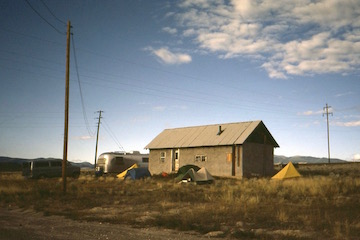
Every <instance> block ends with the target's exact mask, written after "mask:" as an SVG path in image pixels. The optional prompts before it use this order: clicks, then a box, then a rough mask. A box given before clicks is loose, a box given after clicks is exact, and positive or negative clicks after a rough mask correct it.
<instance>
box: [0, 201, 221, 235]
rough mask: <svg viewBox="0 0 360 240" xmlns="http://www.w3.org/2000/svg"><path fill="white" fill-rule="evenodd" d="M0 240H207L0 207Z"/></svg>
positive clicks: (188, 233) (169, 231)
mask: <svg viewBox="0 0 360 240" xmlns="http://www.w3.org/2000/svg"><path fill="white" fill-rule="evenodd" d="M0 239H1V240H3V239H20V240H21V239H24V240H25V239H36V240H37V239H39V240H40V239H54V240H57V239H59V240H60V239H69V240H72V239H74V240H75V239H76V240H77V239H87V240H92V239H128V240H135V239H136V240H138V239H159V240H162V239H164V240H165V239H175V240H176V239H179V240H180V239H187V240H195V239H209V237H208V236H203V235H200V234H198V233H195V232H180V231H174V230H168V229H159V228H133V227H131V226H127V225H122V224H110V223H104V222H97V221H91V222H88V221H75V220H71V219H67V218H65V217H62V216H44V214H43V213H39V212H36V211H34V210H29V209H27V210H23V209H20V208H17V207H9V208H0ZM211 239H220V238H211Z"/></svg>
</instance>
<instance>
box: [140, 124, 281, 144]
mask: <svg viewBox="0 0 360 240" xmlns="http://www.w3.org/2000/svg"><path fill="white" fill-rule="evenodd" d="M260 123H262V121H250V122H238V123H225V124H214V125H205V126H196V127H184V128H174V129H165V130H164V131H162V132H161V133H160V134H159V135H158V136H157V137H155V138H154V139H153V140H152V141H151V142H150V143H149V144H148V145H147V146H146V147H145V148H147V149H159V148H185V147H201V146H224V145H233V144H243V143H244V142H245V141H246V139H247V138H248V137H249V136H250V134H251V133H252V132H253V131H254V130H255V129H256V127H257V126H258V125H259V124H260ZM262 124H263V123H262ZM219 126H221V130H222V132H221V134H220V135H218V132H219ZM269 134H270V133H269ZM270 136H271V134H270ZM271 138H272V137H271ZM274 146H276V147H277V146H278V145H277V143H276V142H275V140H274Z"/></svg>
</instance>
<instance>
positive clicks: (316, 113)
mask: <svg viewBox="0 0 360 240" xmlns="http://www.w3.org/2000/svg"><path fill="white" fill-rule="evenodd" d="M323 113H324V112H323V110H319V111H312V110H309V111H305V112H301V113H298V115H304V116H312V115H320V114H323Z"/></svg>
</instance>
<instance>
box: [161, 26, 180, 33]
mask: <svg viewBox="0 0 360 240" xmlns="http://www.w3.org/2000/svg"><path fill="white" fill-rule="evenodd" d="M162 30H163V31H164V32H167V33H170V34H176V33H177V30H176V28H171V27H164V28H163V29H162Z"/></svg>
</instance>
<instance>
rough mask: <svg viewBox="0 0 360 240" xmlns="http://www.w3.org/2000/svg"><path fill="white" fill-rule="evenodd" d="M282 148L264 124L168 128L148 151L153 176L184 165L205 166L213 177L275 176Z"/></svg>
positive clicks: (151, 143)
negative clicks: (277, 152)
mask: <svg viewBox="0 0 360 240" xmlns="http://www.w3.org/2000/svg"><path fill="white" fill-rule="evenodd" d="M275 147H279V145H278V144H277V142H276V141H275V139H274V138H273V137H272V136H271V134H270V132H269V131H268V129H267V128H266V126H265V124H264V123H263V122H262V121H249V122H238V123H226V124H215V125H205V126H196V127H184V128H174V129H165V130H164V131H162V132H161V133H160V134H159V135H158V136H157V137H155V138H154V139H153V140H152V141H151V142H150V143H149V144H148V145H147V146H146V147H145V148H146V149H149V150H150V155H149V170H150V172H151V174H160V173H162V172H166V173H171V172H177V170H178V169H179V168H180V167H181V166H184V165H187V164H191V165H197V166H198V167H206V169H208V171H209V172H210V173H211V174H212V175H214V176H238V177H251V176H272V175H273V174H274V168H273V163H274V148H275Z"/></svg>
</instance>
